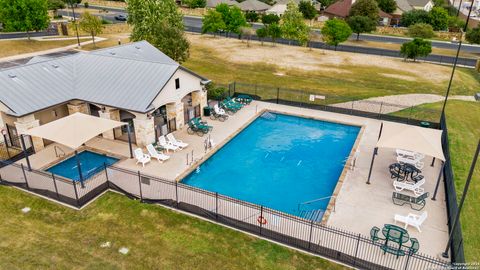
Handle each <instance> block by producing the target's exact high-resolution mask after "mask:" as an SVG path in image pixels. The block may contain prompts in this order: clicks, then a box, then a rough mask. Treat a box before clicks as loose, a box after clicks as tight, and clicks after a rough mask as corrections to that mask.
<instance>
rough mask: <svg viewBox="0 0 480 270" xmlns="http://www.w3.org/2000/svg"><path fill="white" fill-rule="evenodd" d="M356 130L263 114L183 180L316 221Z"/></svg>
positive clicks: (315, 121) (310, 120) (287, 116)
mask: <svg viewBox="0 0 480 270" xmlns="http://www.w3.org/2000/svg"><path fill="white" fill-rule="evenodd" d="M359 131H360V127H357V126H349V125H343V124H337V123H331V122H325V121H319V120H314V119H307V118H302V117H296V116H289V115H283V114H276V113H268V112H267V113H264V114H263V115H262V116H260V117H258V118H257V119H256V120H255V121H253V122H252V123H251V124H250V125H249V126H248V127H246V128H245V129H244V130H243V131H242V132H240V133H239V134H238V135H237V136H236V137H235V138H233V139H232V140H230V141H229V142H228V143H227V144H226V145H225V146H223V147H222V148H221V149H220V150H218V151H217V152H216V153H215V154H214V155H213V156H211V157H210V158H209V159H208V160H206V161H205V162H204V163H203V164H202V165H200V167H199V168H197V170H195V171H193V172H192V173H191V174H189V175H188V176H187V177H185V178H184V179H183V180H182V182H183V183H184V184H187V185H191V186H194V187H198V188H202V189H205V190H209V191H212V192H218V193H219V194H223V195H226V196H229V197H233V198H237V199H240V200H244V201H248V202H251V203H255V204H258V205H262V206H265V207H269V208H272V209H275V210H279V211H282V212H285V213H289V214H292V215H296V216H300V217H303V218H307V219H312V220H316V221H319V220H320V219H321V217H322V216H323V213H324V210H325V209H326V208H327V206H328V202H329V198H327V199H323V200H318V199H320V198H325V197H329V196H331V195H332V193H333V191H334V189H335V186H336V184H337V182H338V179H339V177H340V174H341V172H342V170H343V168H344V165H345V161H346V159H347V158H348V155H349V154H350V151H351V150H352V147H353V145H354V143H355V140H356V138H357V135H358V133H359ZM309 201H312V202H310V203H307V202H309Z"/></svg>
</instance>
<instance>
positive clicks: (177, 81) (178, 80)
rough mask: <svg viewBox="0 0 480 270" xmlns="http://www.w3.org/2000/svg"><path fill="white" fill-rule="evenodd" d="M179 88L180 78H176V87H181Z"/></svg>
mask: <svg viewBox="0 0 480 270" xmlns="http://www.w3.org/2000/svg"><path fill="white" fill-rule="evenodd" d="M179 88H180V79H179V78H176V79H175V89H179Z"/></svg>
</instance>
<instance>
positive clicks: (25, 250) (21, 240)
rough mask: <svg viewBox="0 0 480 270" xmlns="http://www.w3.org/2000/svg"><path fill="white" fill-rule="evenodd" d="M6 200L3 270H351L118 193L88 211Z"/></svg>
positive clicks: (17, 195)
mask: <svg viewBox="0 0 480 270" xmlns="http://www.w3.org/2000/svg"><path fill="white" fill-rule="evenodd" d="M0 198H2V202H1V206H0V207H1V208H0V209H1V213H2V214H1V215H0V224H1V226H0V248H1V249H2V252H0V269H344V268H343V267H342V266H340V265H337V264H334V263H331V262H329V261H326V260H323V259H321V258H318V257H314V256H310V255H307V254H304V253H301V252H298V251H295V250H292V249H289V248H285V247H282V246H279V245H276V244H273V243H270V242H268V241H265V240H261V239H258V238H255V237H252V236H249V235H246V234H244V233H241V232H237V231H235V230H231V229H228V228H225V227H223V226H219V225H216V224H212V223H210V222H206V221H203V220H201V219H198V218H194V217H190V216H187V215H185V214H180V213H176V212H174V211H171V210H168V209H165V208H163V207H160V206H156V205H149V204H141V203H139V202H138V201H133V200H130V199H128V198H127V197H125V196H122V195H119V194H116V193H112V192H108V193H106V194H105V195H103V196H102V197H100V198H99V199H98V200H96V201H95V202H93V203H92V204H91V205H89V206H87V207H86V208H85V209H83V210H81V211H76V210H72V209H70V208H67V207H64V206H60V205H57V204H54V203H52V202H49V201H47V200H45V199H41V198H38V197H36V196H33V195H29V194H27V193H24V192H22V191H19V190H16V189H14V188H11V187H5V186H0ZM27 206H28V207H30V208H32V210H31V212H29V213H28V214H23V213H22V212H21V211H20V210H21V209H22V208H23V207H27ZM106 241H110V242H111V243H112V246H111V247H110V248H101V247H100V245H101V243H103V242H106ZM121 247H128V248H129V249H130V252H129V253H128V254H127V255H122V254H120V253H119V252H118V249H119V248H121Z"/></svg>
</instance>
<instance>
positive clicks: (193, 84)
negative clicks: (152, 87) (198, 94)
mask: <svg viewBox="0 0 480 270" xmlns="http://www.w3.org/2000/svg"><path fill="white" fill-rule="evenodd" d="M176 78H179V79H180V89H175V79H176ZM201 81H202V80H201V79H200V78H198V77H197V76H194V75H192V74H190V73H188V72H186V71H184V70H181V69H178V70H177V71H176V72H175V74H173V76H172V78H171V79H170V81H169V82H168V83H167V84H166V85H165V87H164V88H163V90H162V91H161V92H160V94H159V95H158V96H157V98H155V100H154V101H153V102H152V104H153V106H154V107H155V108H158V107H160V106H162V105H165V104H167V103H176V102H181V100H182V98H183V97H184V96H186V95H187V94H188V93H190V92H193V91H198V90H202V85H201V84H200V82H201Z"/></svg>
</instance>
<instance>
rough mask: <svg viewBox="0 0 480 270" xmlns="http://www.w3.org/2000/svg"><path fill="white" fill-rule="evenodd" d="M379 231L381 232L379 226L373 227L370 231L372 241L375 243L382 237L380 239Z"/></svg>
mask: <svg viewBox="0 0 480 270" xmlns="http://www.w3.org/2000/svg"><path fill="white" fill-rule="evenodd" d="M379 231H380V228H378V227H377V226H373V228H372V229H371V230H370V239H372V242H373V243H375V242H377V241H378V240H380V237H378V232H379Z"/></svg>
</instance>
